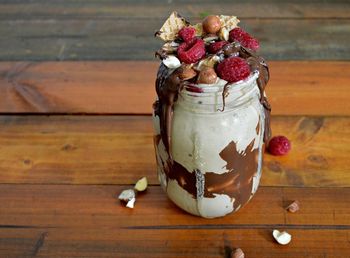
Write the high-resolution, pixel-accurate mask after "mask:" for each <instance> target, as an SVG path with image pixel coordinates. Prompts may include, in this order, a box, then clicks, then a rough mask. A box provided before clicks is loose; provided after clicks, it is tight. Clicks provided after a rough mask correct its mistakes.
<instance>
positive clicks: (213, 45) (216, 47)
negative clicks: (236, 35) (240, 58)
mask: <svg viewBox="0 0 350 258" xmlns="http://www.w3.org/2000/svg"><path fill="white" fill-rule="evenodd" d="M229 43H230V42H228V41H218V42H214V43H211V44H210V45H209V46H208V52H209V53H210V54H216V53H217V52H218V51H219V50H220V49H222V48H223V47H224V46H225V45H227V44H229Z"/></svg>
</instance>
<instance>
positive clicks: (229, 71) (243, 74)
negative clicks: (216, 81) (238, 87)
mask: <svg viewBox="0 0 350 258" xmlns="http://www.w3.org/2000/svg"><path fill="white" fill-rule="evenodd" d="M216 71H217V73H218V75H219V77H220V78H221V79H224V80H226V81H228V82H238V81H240V80H243V79H245V78H247V77H248V76H249V74H250V66H249V64H248V63H247V61H246V60H244V59H243V58H240V57H229V58H226V59H225V60H224V61H222V62H221V63H219V64H218V66H217V67H216Z"/></svg>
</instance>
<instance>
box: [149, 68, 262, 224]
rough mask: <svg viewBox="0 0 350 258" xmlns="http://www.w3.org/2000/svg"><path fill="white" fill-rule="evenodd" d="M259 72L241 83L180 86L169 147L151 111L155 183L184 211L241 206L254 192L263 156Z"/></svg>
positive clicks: (220, 212)
mask: <svg viewBox="0 0 350 258" xmlns="http://www.w3.org/2000/svg"><path fill="white" fill-rule="evenodd" d="M258 76H259V72H257V71H256V72H253V73H251V75H250V76H249V77H248V78H247V79H245V80H243V81H240V82H237V83H232V84H230V85H227V84H226V81H224V80H220V79H218V81H217V82H216V83H215V84H213V85H208V84H203V85H201V84H199V85H196V86H188V87H184V88H183V89H182V90H181V92H180V93H179V95H178V99H177V101H176V102H175V104H174V107H173V118H172V124H171V135H170V139H171V145H170V150H167V149H166V148H165V144H164V142H163V140H162V137H161V135H160V133H161V130H160V119H159V117H158V116H157V115H155V114H153V122H154V129H155V136H154V145H155V152H156V160H157V171H158V177H159V181H160V184H161V186H162V188H163V190H164V191H165V192H166V194H167V195H168V197H169V198H170V199H171V200H172V201H173V202H174V203H175V204H176V205H177V206H179V207H180V208H182V209H183V210H185V211H187V212H189V213H191V214H194V215H197V216H202V217H205V218H214V217H220V216H224V215H226V214H228V213H231V212H235V211H237V210H239V209H240V208H241V207H242V206H244V205H245V204H246V203H247V202H248V201H249V200H250V199H251V198H252V196H253V195H254V193H255V192H256V190H257V188H258V185H259V181H260V177H261V168H262V160H263V145H264V143H263V136H264V128H265V113H264V107H263V106H262V104H261V103H260V90H259V88H258V85H257V78H258Z"/></svg>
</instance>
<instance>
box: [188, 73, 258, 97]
mask: <svg viewBox="0 0 350 258" xmlns="http://www.w3.org/2000/svg"><path fill="white" fill-rule="evenodd" d="M258 77H259V71H253V72H251V73H250V75H249V76H248V77H247V78H245V79H243V80H240V81H237V82H233V83H230V84H228V85H227V83H226V84H221V85H215V84H187V85H185V87H184V91H186V93H188V94H190V95H195V96H203V95H207V94H208V93H209V94H210V93H220V92H223V90H224V88H225V85H227V90H228V91H229V92H232V93H234V92H238V91H240V90H241V89H242V88H244V87H246V86H247V85H251V82H252V81H254V80H256V79H257V78H258ZM216 84H217V83H216ZM199 85H200V86H199Z"/></svg>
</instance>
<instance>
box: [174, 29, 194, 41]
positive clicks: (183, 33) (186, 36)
mask: <svg viewBox="0 0 350 258" xmlns="http://www.w3.org/2000/svg"><path fill="white" fill-rule="evenodd" d="M178 35H179V37H180V38H182V39H183V40H184V41H185V42H188V41H190V40H191V39H193V38H194V36H195V35H196V30H195V28H192V27H184V28H182V29H181V30H180V31H179V33H178Z"/></svg>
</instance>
